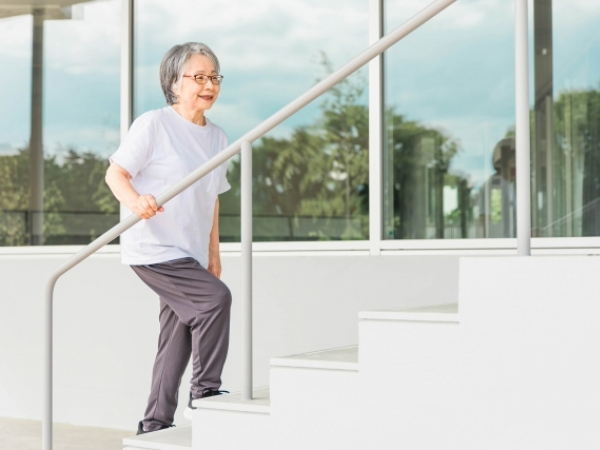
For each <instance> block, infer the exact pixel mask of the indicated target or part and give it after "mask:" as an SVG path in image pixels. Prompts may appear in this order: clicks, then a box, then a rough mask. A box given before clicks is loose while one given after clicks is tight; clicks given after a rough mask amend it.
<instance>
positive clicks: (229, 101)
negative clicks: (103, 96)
mask: <svg viewBox="0 0 600 450" xmlns="http://www.w3.org/2000/svg"><path fill="white" fill-rule="evenodd" d="M135 17H136V24H135V30H136V44H135V45H136V46H135V78H134V80H135V81H134V85H135V113H136V115H139V114H141V113H143V112H145V111H147V110H149V109H154V108H161V107H163V106H164V105H165V100H164V97H163V94H162V91H161V89H160V86H159V78H158V67H159V64H160V61H161V59H162V57H163V55H164V54H165V53H166V51H167V50H168V49H169V48H170V47H172V46H173V45H175V44H180V43H183V42H188V41H199V42H204V43H205V44H207V45H209V46H210V47H211V48H212V50H213V51H214V52H215V53H216V55H217V56H218V58H219V61H220V63H221V71H222V74H223V75H224V76H225V79H224V81H223V84H222V85H221V93H220V96H219V100H218V101H217V103H216V104H215V106H214V107H213V109H211V110H210V111H209V112H208V113H207V117H209V118H210V119H211V120H212V121H213V122H214V123H216V124H218V125H219V126H221V127H222V128H223V129H224V130H225V132H226V133H227V135H228V137H229V141H230V142H233V141H235V140H236V139H238V138H240V137H241V136H242V135H243V134H245V133H246V132H248V131H250V130H251V129H252V128H253V127H255V126H256V125H258V124H259V123H260V122H261V121H263V120H265V119H266V118H268V117H269V116H271V115H272V114H274V113H275V112H277V111H278V110H279V109H280V108H282V107H283V106H285V105H286V104H287V103H289V102H290V101H292V100H293V99H294V98H296V97H297V96H298V95H301V94H302V93H303V92H304V91H306V90H307V89H308V88H310V87H311V86H312V85H313V84H314V83H315V81H316V80H317V79H319V78H323V77H324V76H325V75H326V74H327V73H328V72H329V71H330V70H332V68H337V67H339V66H340V65H341V64H343V63H345V62H346V61H347V60H348V59H350V58H351V57H353V56H355V55H356V54H358V52H359V51H361V50H363V49H364V48H365V47H366V46H367V45H368V1H367V0H352V1H348V0H327V1H320V2H316V1H308V0H306V1H301V2H280V1H276V0H262V1H252V2H244V1H240V0H226V1H218V2H207V1H197V0H169V1H166V0H137V1H136V16H135ZM366 74H367V71H366V69H363V70H362V71H361V72H360V73H358V74H356V75H353V76H352V77H351V78H350V79H349V80H348V81H347V82H344V83H341V84H340V85H338V87H337V88H336V89H333V90H331V91H330V92H329V93H328V94H327V95H326V96H324V97H321V98H320V99H318V100H316V101H315V102H313V103H312V104H311V105H309V106H307V107H306V108H305V109H303V110H302V111H300V112H299V113H297V114H296V115H294V116H293V117H291V118H290V119H288V120H287V121H286V122H284V123H283V124H281V125H280V126H278V127H276V128H275V129H274V130H273V131H272V132H270V133H269V134H268V135H267V136H265V137H264V138H263V139H261V140H259V141H258V142H255V143H254V144H253V146H254V158H253V160H254V239H255V240H257V241H290V240H319V239H368V108H367V104H368V101H367V78H366ZM228 178H229V181H230V183H231V184H232V190H231V191H229V192H228V193H226V194H224V195H222V196H221V198H220V203H221V209H220V211H221V219H220V232H221V240H222V241H237V240H239V233H240V221H239V210H240V206H239V159H234V160H233V161H232V162H231V163H230V168H229V172H228Z"/></svg>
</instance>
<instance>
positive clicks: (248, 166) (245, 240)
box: [241, 141, 252, 400]
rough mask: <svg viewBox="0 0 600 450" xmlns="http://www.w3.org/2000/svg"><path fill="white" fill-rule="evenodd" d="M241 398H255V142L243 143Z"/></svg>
mask: <svg viewBox="0 0 600 450" xmlns="http://www.w3.org/2000/svg"><path fill="white" fill-rule="evenodd" d="M241 158H242V167H241V175H242V179H241V203H242V205H241V206H242V211H241V225H242V227H241V241H242V297H243V298H242V400H252V144H251V143H250V142H248V141H244V142H242V154H241Z"/></svg>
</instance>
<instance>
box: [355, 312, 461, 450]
mask: <svg viewBox="0 0 600 450" xmlns="http://www.w3.org/2000/svg"><path fill="white" fill-rule="evenodd" d="M459 333H460V328H459V324H457V323H447V322H441V323H440V322H408V321H372V320H363V321H360V323H359V340H360V344H359V349H360V356H359V360H360V362H361V366H360V367H361V368H360V377H359V384H360V385H361V386H362V387H363V388H364V390H365V391H366V390H367V389H368V390H369V391H370V392H371V395H365V396H362V397H361V402H360V406H359V410H360V412H361V422H362V423H364V424H367V426H369V427H370V428H371V429H372V430H373V433H368V434H363V435H362V436H361V445H362V447H361V448H366V446H369V447H371V448H377V449H385V448H406V449H410V450H418V449H423V450H430V449H433V448H440V449H444V450H448V449H449V443H450V442H453V441H454V442H455V441H456V423H457V404H458V402H459V401H460V384H459V380H460V373H459V372H460V365H459V353H458V352H459V349H460V334H459ZM432 427H433V429H435V430H436V431H435V433H432Z"/></svg>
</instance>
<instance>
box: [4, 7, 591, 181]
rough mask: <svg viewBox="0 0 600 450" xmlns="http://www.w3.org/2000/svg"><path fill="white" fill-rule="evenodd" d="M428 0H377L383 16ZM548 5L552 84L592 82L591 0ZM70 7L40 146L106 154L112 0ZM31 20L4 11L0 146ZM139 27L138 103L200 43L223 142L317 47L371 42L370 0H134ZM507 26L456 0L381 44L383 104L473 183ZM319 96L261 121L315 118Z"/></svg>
mask: <svg viewBox="0 0 600 450" xmlns="http://www.w3.org/2000/svg"><path fill="white" fill-rule="evenodd" d="M429 1H430V0H387V1H386V3H385V9H386V22H385V26H386V29H387V30H388V31H389V30H391V29H393V28H394V27H396V26H398V25H399V24H401V23H402V22H403V21H404V20H406V19H408V18H409V17H410V16H412V15H413V14H414V13H416V12H417V11H419V10H420V9H421V8H423V7H425V6H426V5H427V4H428V3H429ZM553 8H554V9H553V13H554V23H553V28H554V29H553V32H554V62H555V67H554V78H555V95H558V94H559V93H560V92H561V91H563V90H565V89H583V88H590V87H598V83H599V81H600V27H598V24H599V23H600V2H597V1H594V2H592V1H589V0H555V1H554V6H553ZM80 9H81V10H82V11H83V19H79V20H61V21H47V22H46V23H45V42H44V45H45V48H44V51H45V60H44V61H45V67H44V121H45V122H44V142H45V149H46V151H47V152H48V153H59V154H60V153H61V152H63V151H65V149H66V148H68V147H70V146H73V147H76V148H78V149H87V150H91V151H94V152H97V153H99V154H102V155H104V156H108V155H109V154H111V153H112V152H113V151H114V150H115V149H116V146H118V142H119V130H118V127H119V68H120V46H119V43H120V31H119V20H120V1H118V0H103V1H95V2H88V3H84V4H82V6H81V8H80ZM530 15H531V13H530ZM31 27H32V21H31V17H28V16H23V17H15V18H8V19H0V42H1V43H2V45H0V105H1V106H0V154H1V153H9V152H12V151H14V150H15V148H18V147H19V146H24V145H26V144H27V141H28V138H29V114H30V94H29V93H30V84H31ZM135 33H136V34H135V37H136V48H135V55H136V56H135V98H136V102H135V112H136V115H138V114H140V113H142V112H144V111H147V110H149V109H154V108H160V107H162V106H164V104H165V102H164V98H163V96H162V92H161V90H160V87H159V84H158V66H159V64H160V60H161V58H162V56H163V55H164V53H165V52H166V51H167V50H168V49H169V48H170V47H171V46H172V45H174V44H177V43H181V42H185V41H191V40H194V41H201V42H205V43H206V44H208V45H209V46H210V47H211V48H212V49H213V50H214V52H215V53H216V54H217V56H218V57H219V59H220V62H221V67H222V70H221V72H222V74H223V75H224V76H225V81H224V82H223V85H222V89H221V94H220V97H219V100H218V102H217V103H216V104H215V106H214V108H213V109H212V110H211V111H210V112H209V113H207V116H208V117H209V118H210V119H211V120H212V121H213V122H215V123H217V124H219V125H220V126H221V127H222V128H224V129H225V131H226V133H227V134H228V136H229V138H230V140H231V141H233V140H235V139H237V138H238V137H240V136H241V135H243V134H244V133H245V132H247V131H249V130H250V129H251V128H252V127H254V126H255V125H258V124H259V123H260V122H261V121H262V120H264V119H266V118H267V117H269V116H270V115H272V114H273V113H275V112H276V111H277V110H279V109H280V108H281V107H283V106H285V105H286V104H287V103H288V102H290V101H291V100H293V99H294V98H295V97H297V96H298V95H300V94H302V93H303V92H304V91H305V90H306V89H308V88H309V87H310V86H312V85H313V84H314V83H315V81H316V79H317V78H319V77H322V76H323V75H324V71H323V68H322V67H321V66H320V65H319V64H318V60H319V57H320V52H324V53H325V54H327V56H328V57H329V59H330V60H331V61H332V64H333V67H339V66H340V65H341V64H343V63H344V62H345V61H347V60H348V59H350V58H351V57H353V56H355V55H357V54H358V53H359V52H360V51H362V50H363V49H364V48H365V47H366V46H367V44H368V0H287V1H285V2H281V1H276V0H253V1H252V2H244V1H241V0H220V1H212V2H207V1H200V0H168V1H167V0H138V1H137V6H136V28H135ZM513 34H514V28H513V11H512V2H511V1H507V0H460V1H459V2H457V3H455V4H453V5H451V6H450V7H449V8H448V9H447V10H446V11H443V12H442V13H441V14H440V15H439V16H438V17H435V18H434V19H432V20H431V21H430V22H428V23H427V24H425V25H424V26H423V27H422V28H421V29H419V30H417V31H415V32H414V33H413V34H412V35H410V36H408V37H407V38H405V39H404V40H403V41H402V42H400V43H399V44H397V45H396V46H395V47H394V48H393V49H392V50H390V51H389V52H388V54H387V56H386V83H387V84H386V104H387V105H388V106H393V107H394V108H395V110H396V112H397V113H400V114H403V115H404V116H405V117H406V118H407V119H409V120H417V121H419V122H421V123H422V124H424V125H427V126H430V127H434V128H438V129H440V130H443V131H444V132H445V133H446V134H448V135H449V136H451V137H452V138H453V139H455V140H456V141H457V142H458V143H459V146H460V149H461V151H460V153H459V155H458V156H457V157H456V158H455V159H454V161H453V164H452V167H451V171H453V172H455V173H461V174H466V175H468V177H469V179H470V182H471V184H472V185H474V186H477V185H481V183H483V181H484V180H485V179H486V178H487V177H488V176H489V175H490V174H491V171H492V168H491V153H492V151H493V148H494V146H495V144H496V143H497V142H498V141H499V140H500V139H501V138H502V137H503V136H504V135H505V133H506V132H507V131H508V130H509V129H510V128H511V127H512V126H514V62H513V52H514V50H513V46H514V40H513ZM531 40H532V39H531ZM361 76H362V77H363V78H364V79H367V72H366V70H363V71H362V74H361ZM531 90H532V89H531ZM362 101H363V102H364V103H365V104H366V103H367V98H366V95H365V96H364V98H363V99H362ZM319 103H320V101H319V100H317V101H316V102H314V103H313V104H312V105H309V106H308V107H307V108H305V109H304V110H303V111H302V112H300V113H298V114H297V115H296V116H294V117H292V118H290V119H288V121H286V122H285V123H283V124H282V125H280V126H279V127H277V128H276V129H275V130H274V131H272V132H271V134H272V135H276V136H285V135H288V134H289V133H290V131H291V130H292V129H293V128H294V127H297V126H300V125H305V124H310V123H312V122H313V121H314V120H315V119H316V118H317V117H318V113H319V108H318V106H319Z"/></svg>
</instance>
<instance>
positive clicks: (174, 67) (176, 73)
mask: <svg viewBox="0 0 600 450" xmlns="http://www.w3.org/2000/svg"><path fill="white" fill-rule="evenodd" d="M193 55H202V56H206V57H207V58H208V59H209V60H210V62H212V63H213V65H214V66H215V70H216V71H217V73H219V71H220V69H221V67H220V66H219V60H218V59H217V57H216V55H215V54H214V53H213V51H212V50H211V49H210V48H209V47H208V45H205V44H201V43H200V42H186V43H185V44H181V45H176V46H175V47H173V48H171V50H169V51H168V52H167V54H166V55H165V56H164V58H163V60H162V62H161V63H160V87H161V88H162V90H163V93H164V94H165V99H166V100H167V103H168V104H169V105H173V104H175V103H177V101H178V100H177V95H175V93H174V92H173V87H174V86H176V85H177V83H179V82H180V81H181V77H182V75H183V71H184V69H185V65H186V64H187V62H188V60H189V59H190V57H191V56H193Z"/></svg>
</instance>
